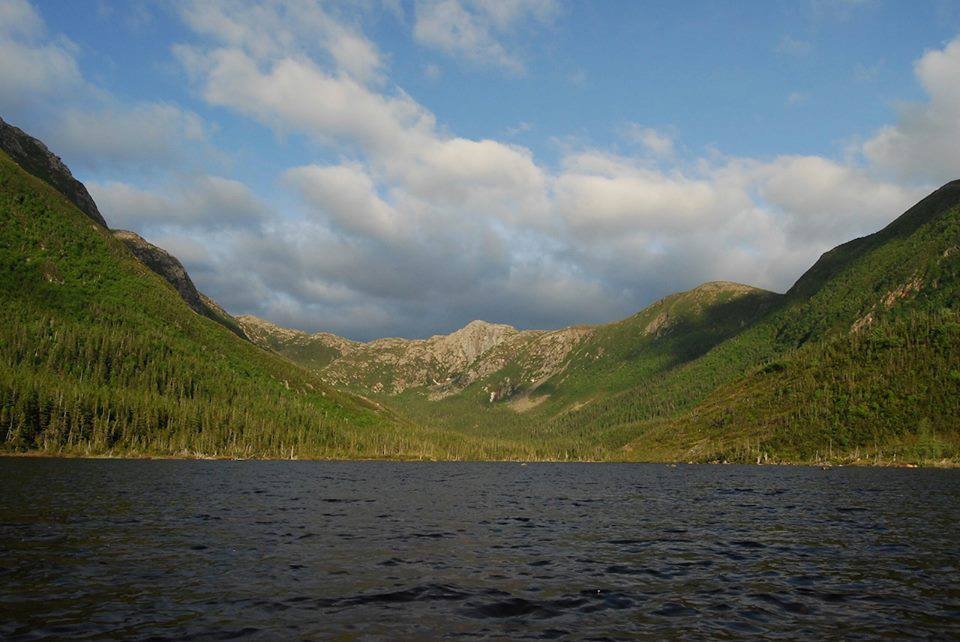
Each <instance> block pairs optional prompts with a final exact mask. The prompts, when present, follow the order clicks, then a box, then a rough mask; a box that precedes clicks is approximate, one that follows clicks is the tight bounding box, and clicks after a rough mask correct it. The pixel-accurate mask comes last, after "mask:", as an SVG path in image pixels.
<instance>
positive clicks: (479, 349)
mask: <svg viewBox="0 0 960 642" xmlns="http://www.w3.org/2000/svg"><path fill="white" fill-rule="evenodd" d="M516 333H517V329H516V328H514V327H513V326H509V325H505V324H501V323H487V322H486V321H471V322H470V323H468V324H467V325H465V326H464V327H462V328H460V329H459V330H457V331H455V332H452V333H450V334H448V335H446V336H441V337H439V340H438V341H437V344H438V345H437V347H438V352H446V353H448V354H449V353H452V354H455V355H456V356H460V357H462V358H463V359H464V360H465V361H466V362H467V363H471V362H473V361H474V360H475V359H476V358H477V357H479V356H480V355H482V354H483V353H484V352H486V351H487V350H489V349H491V348H493V347H494V346H497V345H499V344H500V343H503V341H504V340H506V339H507V338H508V337H510V336H512V335H514V334H516ZM441 359H442V357H441Z"/></svg>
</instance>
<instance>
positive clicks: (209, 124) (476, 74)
mask: <svg viewBox="0 0 960 642" xmlns="http://www.w3.org/2000/svg"><path fill="white" fill-rule="evenodd" d="M0 117H3V119H4V120H6V121H8V122H10V123H12V124H14V125H17V126H18V127H21V128H22V129H24V130H25V131H27V132H28V133H30V134H32V135H34V136H37V137H38V138H40V139H41V140H43V141H44V142H46V143H47V145H48V146H49V147H50V148H51V149H52V150H53V151H54V152H55V153H57V154H58V155H60V156H61V157H63V159H64V161H65V162H66V163H67V165H68V166H69V167H70V168H71V169H72V171H73V173H74V175H76V176H77V177H78V178H79V179H80V180H81V181H83V182H84V184H85V185H86V186H87V188H88V189H89V190H90V192H91V194H92V195H93V197H94V199H95V200H96V202H97V204H98V206H99V208H100V210H101V212H102V213H103V215H104V216H105V218H106V220H107V222H108V223H109V224H110V226H111V227H113V228H119V229H129V230H133V231H135V232H138V233H139V234H141V235H142V236H144V237H145V238H147V239H148V240H150V241H151V242H153V243H155V244H157V245H159V246H161V247H163V248H165V249H167V250H169V251H170V252H172V253H173V254H174V255H176V256H177V257H179V258H180V259H181V260H182V261H183V263H184V264H185V265H186V267H187V269H188V271H189V272H190V274H191V276H192V278H193V280H194V282H195V283H196V284H197V286H198V288H199V289H200V290H201V291H203V292H204V293H206V294H208V295H209V296H211V297H213V298H214V299H215V300H217V301H218V302H219V303H220V304H221V305H223V306H224V307H225V308H226V309H227V310H228V311H229V312H231V313H233V314H254V315H257V316H259V317H262V318H265V319H268V320H270V321H273V322H274V323H278V324H280V325H283V326H287V327H295V328H300V329H303V330H307V331H327V332H334V333H336V334H339V335H342V336H346V337H349V338H352V339H358V340H368V339H373V338H377V337H383V336H403V337H410V338H417V337H425V336H429V335H432V334H436V333H447V332H451V331H453V330H455V329H457V328H459V327H462V326H463V325H465V324H466V323H467V322H469V321H470V320H473V319H484V320H487V321H491V322H499V323H509V324H511V325H514V326H517V327H520V328H556V327H562V326H567V325H574V324H584V323H603V322H609V321H613V320H617V319H620V318H623V317H626V316H629V315H630V314H632V313H634V312H636V311H638V310H640V309H642V308H643V307H645V306H647V305H649V304H650V303H652V302H654V301H655V300H657V299H659V298H662V297H663V296H666V295H668V294H671V293H673V292H677V291H681V290H686V289H690V288H692V287H695V286H697V285H698V284H700V283H702V282H705V281H712V280H728V281H737V282H741V283H747V284H750V285H755V286H758V287H763V288H767V289H771V290H775V291H780V292H782V291H785V290H786V289H788V288H789V287H790V285H791V284H792V283H793V282H794V281H795V280H796V279H797V278H798V277H799V276H800V275H801V274H802V273H803V272H804V270H806V269H807V268H808V267H810V265H812V264H813V262H814V261H815V260H816V259H817V258H818V257H819V255H820V254H822V253H823V252H824V251H826V250H828V249H830V248H831V247H834V246H835V245H837V244H839V243H842V242H844V241H847V240H850V239H852V238H854V237H857V236H862V235H864V234H868V233H870V232H873V231H875V230H877V229H879V228H881V227H883V226H884V225H886V224H887V223H888V222H890V221H891V220H893V219H894V218H896V216H898V215H899V214H900V213H902V212H903V211H904V210H906V209H907V208H908V207H909V206H910V205H912V204H913V203H914V202H916V201H917V200H919V199H920V198H922V197H923V196H924V195H926V194H927V193H929V192H930V191H932V190H933V189H935V188H936V187H938V186H940V185H941V184H943V183H944V182H946V181H948V180H952V179H955V178H960V144H958V141H960V2H955V1H953V0H930V1H923V0H912V1H910V2H905V1H901V0H890V1H885V0H790V1H776V0H771V1H769V2H729V3H724V2H715V1H709V2H696V1H690V2H682V3H678V2H653V1H651V2H635V1H633V0H606V1H598V2H563V1H561V0H494V1H483V0H366V1H365V0H351V1H344V2H306V1H304V2H296V1H290V2H268V1H262V2H253V1H245V0H230V1H224V2H218V1H217V0H197V1H195V2H193V1H190V0H177V1H169V2H168V1H152V2H147V1H140V0H123V1H117V2H112V1H109V0H37V1H35V2H30V1H29V0H0Z"/></svg>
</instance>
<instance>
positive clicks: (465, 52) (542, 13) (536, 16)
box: [413, 0, 559, 73]
mask: <svg viewBox="0 0 960 642" xmlns="http://www.w3.org/2000/svg"><path fill="white" fill-rule="evenodd" d="M558 10H559V6H558V5H557V3H556V2H555V1H554V0H496V1H490V0H487V1H482V0H420V1H418V2H417V4H416V22H415V24H414V28H413V35H414V38H415V39H416V40H417V42H419V43H420V44H421V45H424V46H426V47H431V48H433V49H437V50H439V51H442V52H443V53H445V54H447V55H450V56H455V57H461V58H464V59H465V60H467V61H469V62H471V63H473V64H476V65H482V66H499V67H502V68H504V69H506V70H508V71H510V72H513V73H523V72H524V64H523V61H522V60H521V58H520V57H519V56H518V55H517V54H516V53H515V52H513V51H511V50H510V46H509V41H510V40H512V38H513V36H515V35H516V34H517V33H518V32H521V31H522V30H523V29H524V28H527V29H529V28H533V27H534V26H536V25H543V24H546V23H547V22H549V21H550V20H551V19H552V18H553V17H554V16H555V15H556V14H557V12H558Z"/></svg>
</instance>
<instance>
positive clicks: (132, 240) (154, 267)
mask: <svg viewBox="0 0 960 642" xmlns="http://www.w3.org/2000/svg"><path fill="white" fill-rule="evenodd" d="M113 236H114V237H115V238H116V239H118V240H119V241H122V242H123V244H124V245H126V246H127V248H128V249H129V250H130V252H132V253H133V255H134V256H135V257H137V259H138V260H139V261H140V262H141V263H143V264H144V265H145V266H147V267H148V268H150V270H151V271H152V272H154V273H156V274H158V275H160V276H161V277H163V279H164V280H165V281H166V282H167V283H169V284H170V285H171V286H173V289H174V290H176V291H177V294H179V295H180V298H181V299H183V301H184V303H186V304H187V305H188V306H189V307H190V309H191V310H193V311H194V312H196V313H197V314H201V315H203V316H205V317H207V318H208V319H211V320H213V321H216V322H217V323H219V324H220V325H222V326H224V327H225V328H227V329H228V330H230V331H231V332H233V333H234V334H236V335H237V336H239V337H240V338H242V339H247V338H248V337H247V335H246V334H245V333H244V331H243V330H242V329H241V327H240V325H239V324H238V323H237V320H236V319H234V318H233V317H232V316H230V314H229V313H228V312H227V311H226V310H224V309H223V308H221V307H220V306H219V305H218V304H217V302H216V301H214V300H213V299H211V298H210V297H208V296H205V295H204V294H203V293H201V292H200V291H198V290H197V288H196V286H195V285H194V284H193V281H192V280H191V279H190V275H189V274H187V269H186V268H185V267H183V263H181V262H180V259H178V258H177V257H175V256H174V255H172V254H170V253H169V252H167V251H166V250H164V249H163V248H161V247H157V246H156V245H154V244H153V243H150V242H149V241H147V240H146V239H144V238H143V237H142V236H140V235H139V234H135V233H133V232H128V231H126V230H113Z"/></svg>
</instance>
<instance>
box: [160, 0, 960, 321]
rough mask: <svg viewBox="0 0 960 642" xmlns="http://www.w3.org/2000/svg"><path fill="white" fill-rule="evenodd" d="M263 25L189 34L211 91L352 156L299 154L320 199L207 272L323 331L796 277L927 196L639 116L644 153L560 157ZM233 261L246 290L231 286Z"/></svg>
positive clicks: (520, 316) (303, 191)
mask: <svg viewBox="0 0 960 642" xmlns="http://www.w3.org/2000/svg"><path fill="white" fill-rule="evenodd" d="M457 6H458V7H460V8H461V9H462V8H463V7H462V6H461V5H457ZM494 11H496V9H494ZM511 15H514V14H511V13H510V12H509V11H507V10H506V9H505V10H504V14H503V15H492V14H491V16H490V17H489V20H490V22H491V24H502V25H509V24H512V23H511V22H510V20H511V18H510V16H511ZM282 31H283V28H281V29H280V30H279V31H278V32H282ZM245 37H246V36H243V37H237V38H233V37H229V38H228V37H221V36H218V42H217V43H215V44H213V45H208V46H206V47H203V46H182V47H180V48H179V49H178V52H179V56H180V58H181V60H182V61H183V63H184V64H185V65H186V66H187V68H188V69H189V70H190V72H191V74H192V75H193V77H194V81H195V82H196V84H197V87H198V89H199V91H200V93H201V94H202V95H203V97H204V98H205V99H206V100H207V101H208V102H210V103H212V104H216V105H220V106H223V107H227V108H229V109H232V110H234V111H237V112H239V113H242V114H245V115H247V116H250V117H252V118H254V119H256V120H258V121H260V122H261V123H264V124H265V125H267V126H269V127H272V128H274V129H275V130H276V131H278V132H282V133H287V132H301V133H304V134H306V135H308V136H309V137H311V138H312V139H313V140H314V141H315V142H317V143H319V144H321V145H323V146H326V147H328V148H329V150H331V151H333V152H334V153H335V154H339V155H340V160H338V161H335V162H332V163H331V162H329V161H328V162H326V163H323V164H307V165H303V166H299V167H293V168H290V169H288V170H287V171H286V172H285V173H284V174H283V175H282V177H281V178H282V180H281V182H280V184H281V186H282V187H285V188H287V189H290V190H291V191H292V192H293V193H294V194H295V196H296V197H297V198H298V199H299V202H300V205H301V209H300V210H299V211H297V212H295V213H294V214H295V217H294V218H292V219H288V220H284V221H279V220H272V221H268V222H266V223H265V224H264V230H263V233H262V234H240V233H235V234H233V236H232V237H231V238H232V240H231V242H230V243H229V244H227V245H224V244H223V242H222V241H220V242H218V243H217V244H216V245H217V246H218V247H219V248H220V249H219V250H218V252H217V257H218V258H217V259H216V263H215V265H216V269H215V270H214V269H211V270H210V272H209V279H210V280H209V281H207V283H209V284H211V285H210V287H211V288H213V291H212V292H211V293H212V294H214V295H215V296H218V297H222V298H224V301H223V302H224V303H225V304H227V305H228V307H230V309H233V310H235V311H238V312H239V311H249V312H254V313H259V314H265V315H268V316H270V315H276V316H273V317H272V318H274V320H277V321H281V322H290V323H294V324H295V325H300V326H303V327H307V328H308V329H319V328H323V329H328V330H332V331H337V332H344V333H346V334H348V335H350V336H355V337H367V338H369V337H373V336H377V335H378V334H383V333H389V334H394V333H397V331H398V330H399V331H400V333H401V334H408V335H410V334H423V333H425V332H433V331H441V330H447V331H448V330H450V329H451V327H452V325H455V324H458V323H461V322H463V321H466V320H469V319H470V318H474V317H484V318H488V319H492V320H503V321H509V322H514V323H518V324H520V325H524V324H528V325H558V324H562V323H574V322H585V321H603V320H609V319H612V318H615V317H616V316H618V315H624V316H625V315H626V314H629V313H630V312H633V311H635V309H636V308H637V307H639V306H640V305H642V304H644V303H647V302H649V301H650V300H652V299H653V298H655V297H657V296H662V295H664V294H667V293H669V292H670V291H676V290H679V289H684V288H689V287H693V286H695V285H697V284H698V283H699V282H702V281H706V280H712V279H729V280H736V281H743V282H747V283H752V284H755V285H759V286H762V287H768V288H773V289H778V290H785V289H786V288H787V287H789V285H790V284H791V283H792V282H793V280H794V279H795V278H796V277H797V276H798V275H799V274H800V272H802V271H803V270H804V269H805V268H807V267H809V266H810V265H811V264H812V263H813V261H814V260H815V259H816V258H817V256H819V254H820V253H822V252H823V251H825V250H826V249H829V248H830V247H832V246H833V245H836V244H837V243H840V242H843V241H846V240H849V239H850V238H852V237H853V236H857V235H861V234H865V233H869V232H871V231H873V230H875V229H877V228H878V227H880V226H882V225H883V224H884V223H886V222H887V221H889V220H891V219H892V218H893V217H895V216H896V215H897V214H898V213H899V212H901V211H903V210H904V209H905V208H906V207H907V206H908V205H909V204H911V203H912V202H913V201H914V200H915V199H916V198H918V197H919V196H921V195H922V194H921V191H920V190H913V189H904V188H902V187H898V186H897V184H896V183H894V182H891V181H888V180H885V179H883V178H879V177H877V176H876V175H875V173H874V172H873V171H872V168H871V167H869V166H865V167H858V166H856V165H855V164H851V163H849V162H844V163H841V162H838V161H834V160H830V159H827V158H823V157H817V156H782V157H777V158H773V159H769V160H757V159H751V158H728V157H724V156H722V155H720V154H713V155H710V156H708V157H706V158H701V159H696V160H694V161H693V162H690V163H683V162H681V161H678V160H677V159H676V149H675V143H674V137H673V136H672V135H671V133H668V132H665V131H661V130H657V129H654V128H650V127H644V126H642V125H638V124H630V125H628V126H626V127H625V128H624V130H623V132H622V134H623V137H624V138H626V139H627V140H630V141H631V142H633V143H635V144H636V145H637V146H639V148H640V151H639V152H638V153H636V154H635V155H629V156H618V155H615V154H613V153H611V152H610V151H609V150H598V149H592V148H590V147H583V148H579V149H577V148H568V149H567V150H566V151H564V152H563V153H562V154H561V160H560V164H559V168H556V169H552V168H548V167H546V166H544V165H542V164H540V163H538V162H537V160H536V159H535V158H534V156H533V154H532V153H531V151H530V150H528V149H526V148H524V147H522V146H519V145H510V144H506V143H504V142H501V141H496V140H490V139H481V140H471V139H467V138H463V137H457V136H455V135H452V134H451V133H449V132H447V131H446V130H445V129H444V128H443V127H442V126H440V125H438V123H437V122H436V118H435V116H434V114H433V113H432V112H431V111H429V110H428V109H427V108H426V107H424V106H423V105H421V104H419V103H418V102H416V101H415V100H414V99H413V98H412V97H411V96H409V95H407V94H406V93H404V92H403V91H402V90H401V89H399V88H395V87H390V86H389V85H386V84H384V83H378V82H368V81H364V80H362V79H359V78H357V77H355V76H354V75H353V74H351V73H348V72H344V71H342V70H339V67H338V63H337V61H336V60H335V59H333V58H330V59H323V57H322V56H320V55H319V54H317V56H310V55H304V54H303V52H302V51H296V48H295V47H291V46H289V44H288V45H284V47H272V46H263V47H260V46H253V45H250V44H246V43H245V41H244V38H245ZM271 38H274V36H273V35H271ZM227 41H229V42H227ZM931 60H932V62H930V63H929V64H928V65H924V66H922V70H924V73H925V74H926V75H925V77H928V78H929V79H930V80H929V82H930V84H931V86H936V87H940V86H941V85H942V84H943V82H944V81H943V80H942V77H943V76H944V75H949V73H947V72H942V71H938V69H939V67H938V65H937V64H935V63H937V60H936V59H931ZM942 66H943V65H940V67H942ZM920 69H921V68H920V67H918V70H920ZM918 73H919V71H918ZM938 96H939V98H938V100H940V101H941V102H942V101H947V100H948V99H950V100H952V99H951V98H949V95H948V96H947V97H946V98H944V97H943V96H941V95H940V94H938ZM218 238H219V237H218ZM210 243H211V245H214V242H213V241H212V240H211V242H210ZM204 269H206V268H204ZM227 274H229V275H230V276H231V277H233V278H235V279H236V280H238V281H239V282H241V283H244V284H245V285H243V286H242V287H239V288H237V287H233V288H231V287H227V283H228V280H227V279H226V277H224V276H223V275H227ZM252 293H256V296H254V294H252ZM231 306H232V307H231ZM425 319H427V321H425Z"/></svg>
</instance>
